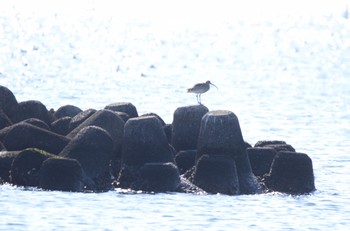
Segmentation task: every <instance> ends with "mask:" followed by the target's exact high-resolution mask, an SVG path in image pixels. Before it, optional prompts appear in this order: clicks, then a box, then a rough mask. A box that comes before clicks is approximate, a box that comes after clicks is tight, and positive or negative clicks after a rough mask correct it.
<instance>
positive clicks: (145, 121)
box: [122, 116, 175, 167]
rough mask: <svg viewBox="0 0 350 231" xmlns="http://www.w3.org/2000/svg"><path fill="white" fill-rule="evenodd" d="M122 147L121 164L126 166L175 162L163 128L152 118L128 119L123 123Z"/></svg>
mask: <svg viewBox="0 0 350 231" xmlns="http://www.w3.org/2000/svg"><path fill="white" fill-rule="evenodd" d="M122 146H123V150H122V164H125V165H128V166H138V167H141V166H142V165H143V164H145V163H150V162H155V163H167V162H172V163H174V162H175V160H174V156H173V154H172V150H171V147H170V146H169V144H168V141H167V138H166V135H165V132H164V130H163V126H162V124H161V122H160V121H159V120H158V119H157V118H156V117H154V116H144V117H138V118H132V119H129V120H128V121H127V122H126V123H125V127H124V136H123V144H122Z"/></svg>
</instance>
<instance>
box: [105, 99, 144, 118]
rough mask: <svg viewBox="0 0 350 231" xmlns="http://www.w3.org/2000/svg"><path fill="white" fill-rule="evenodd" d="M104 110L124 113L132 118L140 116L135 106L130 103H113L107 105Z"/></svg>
mask: <svg viewBox="0 0 350 231" xmlns="http://www.w3.org/2000/svg"><path fill="white" fill-rule="evenodd" d="M104 109H107V110H111V111H116V112H124V113H126V114H128V115H129V117H130V118H135V117H138V116H139V115H138V113H137V109H136V107H135V105H133V104H132V103H129V102H118V103H112V104H109V105H107V106H106V107H105V108H104Z"/></svg>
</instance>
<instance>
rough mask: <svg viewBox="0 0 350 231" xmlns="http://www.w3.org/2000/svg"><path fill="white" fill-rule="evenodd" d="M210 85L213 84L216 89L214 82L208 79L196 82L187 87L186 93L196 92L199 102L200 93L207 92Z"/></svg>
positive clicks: (199, 101)
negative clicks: (203, 81)
mask: <svg viewBox="0 0 350 231" xmlns="http://www.w3.org/2000/svg"><path fill="white" fill-rule="evenodd" d="M210 85H213V86H214V87H216V89H218V87H217V86H215V85H214V84H212V83H211V82H210V81H209V80H208V81H207V82H205V83H197V84H196V85H194V86H193V87H191V88H189V89H187V92H188V93H196V97H197V102H198V103H199V104H202V103H201V94H203V93H205V92H207V91H208V90H209V89H210Z"/></svg>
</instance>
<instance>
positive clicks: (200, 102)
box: [198, 94, 202, 104]
mask: <svg viewBox="0 0 350 231" xmlns="http://www.w3.org/2000/svg"><path fill="white" fill-rule="evenodd" d="M201 95H202V94H198V98H199V102H198V103H199V104H202V99H201Z"/></svg>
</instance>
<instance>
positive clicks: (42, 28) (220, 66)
mask: <svg viewBox="0 0 350 231" xmlns="http://www.w3.org/2000/svg"><path fill="white" fill-rule="evenodd" d="M29 2H30V3H29ZM124 2H125V1H115V3H114V4H113V5H110V3H108V1H104V0H101V1H84V4H82V2H80V1H69V2H68V1H52V2H51V1H50V3H45V1H36V0H33V1H5V0H0V3H1V6H2V7H1V10H0V12H1V13H0V85H4V86H6V87H8V88H9V89H10V90H12V91H13V93H14V94H15V96H16V97H17V100H18V101H25V100H31V99H35V100H40V101H41V102H43V103H44V104H45V105H46V106H47V108H48V109H49V108H55V109H57V108H58V107H60V106H62V105H65V104H73V105H76V106H78V107H80V108H82V109H88V108H95V109H102V108H104V106H105V105H107V104H110V103H114V102H120V101H128V102H132V103H133V104H134V105H135V106H136V107H137V109H138V112H139V114H143V113H146V112H155V113H157V114H158V115H160V116H161V117H162V118H163V119H164V120H165V121H166V122H167V123H171V122H172V116H173V112H174V111H175V110H176V108H177V107H180V106H185V105H191V104H195V103H196V97H195V95H193V94H188V93H186V89H187V88H189V87H191V86H192V85H193V84H195V83H197V82H205V81H206V80H210V81H211V82H212V83H214V84H215V85H217V86H218V88H219V89H218V90H217V89H215V88H214V89H211V90H210V91H209V92H207V93H205V94H203V96H202V103H203V104H205V105H206V106H207V107H208V108H209V109H210V110H217V109H224V110H230V111H232V112H234V113H235V114H236V115H237V116H238V118H239V120H240V125H241V129H242V132H243V137H244V138H245V140H246V141H247V142H249V143H251V144H255V143H256V142H257V141H259V140H266V139H278V140H284V141H286V142H288V143H289V144H291V145H293V146H294V148H295V149H296V150H297V151H299V152H303V153H306V154H308V155H309V156H310V157H311V159H312V161H313V167H314V174H315V184H316V188H317V191H316V192H315V193H313V194H311V195H305V196H289V195H285V194H264V195H243V196H225V195H192V194H179V193H170V194H165V193H161V194H142V193H121V192H119V191H110V192H106V193H99V194H95V193H86V194H84V193H66V192H44V191H39V190H35V189H24V188H16V187H12V186H9V185H1V186H0V230H234V229H235V230H347V228H348V227H349V226H350V193H349V191H350V167H349V166H350V153H349V150H350V21H349V19H347V18H346V17H345V16H346V15H344V12H346V7H347V6H346V5H347V1H334V0H325V1H322V3H319V2H321V1H313V0H310V1H283V3H280V1H274V0H267V1H264V4H263V3H261V2H260V1H257V0H249V1H245V2H246V3H239V4H238V3H230V4H228V1H227V2H226V1H222V0H217V1H215V4H214V3H211V4H210V3H206V2H205V3H203V2H202V3H200V2H196V1H192V2H189V3H188V2H186V1H156V0H150V1H144V2H143V1H130V2H129V1H128V3H124ZM146 2H147V3H146ZM242 4H243V5H242Z"/></svg>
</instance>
